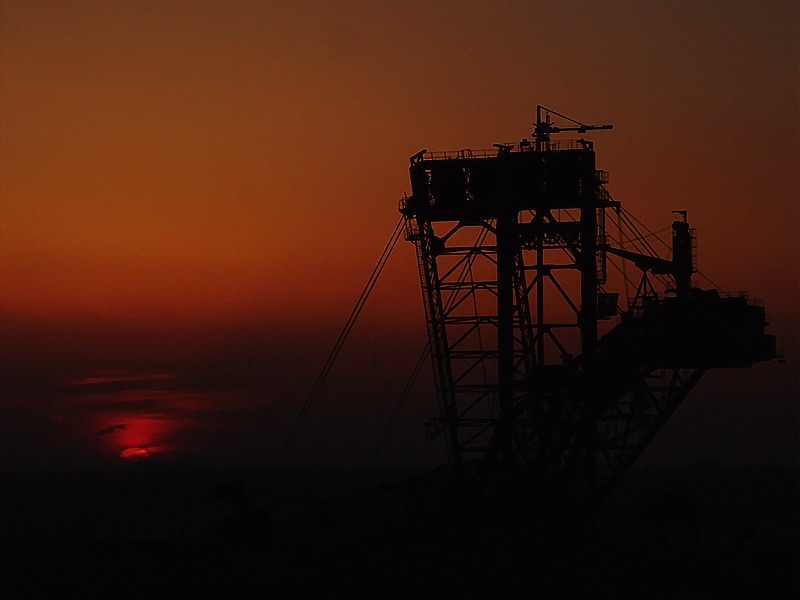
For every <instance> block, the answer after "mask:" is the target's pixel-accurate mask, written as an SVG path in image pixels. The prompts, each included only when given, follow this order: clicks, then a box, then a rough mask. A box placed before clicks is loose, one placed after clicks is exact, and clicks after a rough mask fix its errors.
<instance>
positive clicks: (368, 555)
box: [0, 465, 800, 598]
mask: <svg viewBox="0 0 800 600" xmlns="http://www.w3.org/2000/svg"><path fill="white" fill-rule="evenodd" d="M407 475H408V473H402V472H399V471H395V472H392V471H380V472H376V471H373V472H365V471H340V470H339V471H337V470H297V471H282V472H279V473H270V472H264V471H239V472H211V471H180V472H179V471H174V470H155V469H150V468H142V469H138V468H137V469H131V470H128V471H127V472H72V473H66V472H65V473H35V474H34V473H4V474H3V486H2V501H3V502H2V543H3V545H2V579H1V580H0V581H2V595H3V597H4V598H58V597H64V598H73V597H74V598H78V597H80V598H87V597H97V598H134V597H136V598H143V597H154V598H155V597H157V598H163V597H265V596H266V597H269V596H272V597H348V598H349V597H440V598H441V597H537V596H549V597H553V596H555V597H576V596H577V597H585V596H591V597H739V598H751V597H775V598H782V597H797V596H798V595H800V587H799V586H798V565H799V564H800V563H799V562H798V532H800V528H799V527H798V510H800V509H798V507H800V495H799V494H798V472H797V470H794V469H781V468H760V469H757V468H750V469H724V468H721V467H716V466H708V465H705V466H703V465H699V466H695V467H692V468H688V469H675V468H649V469H648V468H645V469H637V470H634V471H632V472H631V473H630V474H629V476H628V477H627V478H626V480H625V482H624V484H623V485H621V486H620V487H619V488H618V489H617V491H616V492H615V494H614V495H613V496H612V497H611V498H610V499H609V501H608V503H607V505H606V508H605V510H604V513H603V515H602V517H601V522H600V528H599V532H598V533H597V534H596V535H594V536H592V537H586V536H582V535H577V534H575V535H571V534H564V533H559V534H556V533H555V532H552V531H548V529H547V528H546V527H545V526H544V525H543V524H541V523H537V522H535V521H531V520H526V519H525V517H524V515H523V516H520V515H518V514H513V513H514V511H508V510H504V507H503V506H499V507H498V506H496V505H495V506H493V507H492V508H491V510H486V511H482V512H481V513H480V514H477V513H475V512H474V511H473V512H472V513H470V514H471V516H469V517H468V518H466V517H465V516H464V515H465V514H466V513H465V512H463V511H461V512H459V510H458V507H453V508H452V510H451V505H452V501H451V500H449V501H448V502H446V503H444V504H443V505H442V504H439V505H437V506H433V504H432V500H431V497H432V495H431V494H427V493H416V492H415V493H413V494H408V493H400V492H398V488H396V487H395V486H392V485H389V486H384V487H383V488H381V489H377V487H376V482H390V481H396V480H398V479H400V480H402V479H403V477H405V476H407ZM423 487H426V484H423ZM433 496H437V494H436V493H435V494H433ZM410 499H411V500H410ZM480 504H481V505H482V506H483V505H486V501H485V499H480Z"/></svg>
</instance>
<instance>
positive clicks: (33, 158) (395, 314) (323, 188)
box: [0, 0, 800, 406]
mask: <svg viewBox="0 0 800 600" xmlns="http://www.w3.org/2000/svg"><path fill="white" fill-rule="evenodd" d="M1 18H2V19H1V20H2V36H1V37H0V43H2V49H1V50H2V54H1V60H2V89H1V97H0V110H1V113H0V131H1V133H2V136H1V139H0V152H1V154H0V161H1V163H0V167H1V168H2V177H0V199H1V200H2V231H1V233H2V247H1V248H0V249H1V250H2V253H1V254H0V268H1V272H0V275H1V276H2V311H3V314H4V315H5V317H4V318H6V319H7V320H8V319H10V321H9V322H14V320H15V319H17V320H18V319H23V318H35V319H44V320H45V321H47V322H49V323H52V322H56V323H66V322H75V323H78V322H90V321H93V320H95V319H97V322H102V323H112V324H113V323H123V324H124V323H128V322H130V321H131V319H133V320H136V322H137V323H141V328H140V329H142V330H144V329H147V328H148V327H151V328H153V329H155V328H158V327H161V326H162V325H163V323H165V322H169V323H173V324H174V323H178V322H185V323H188V324H190V325H187V326H192V327H195V326H196V327H200V328H201V329H202V328H204V327H205V328H214V327H218V326H222V325H221V324H230V323H237V324H240V325H241V324H247V323H260V324H274V323H314V326H315V327H317V326H318V327H323V328H325V327H327V328H329V329H335V328H336V327H338V326H339V323H341V322H342V321H343V319H344V317H345V316H346V314H347V312H348V311H349V308H350V307H351V305H352V303H353V301H354V300H355V298H356V297H357V295H358V292H359V290H360V288H361V286H362V285H363V282H364V280H365V279H366V277H367V275H368V274H369V272H370V270H371V268H372V265H373V264H374V261H375V259H376V257H377V255H378V253H379V252H380V249H381V248H382V246H383V244H384V242H385V239H386V238H387V237H388V235H389V233H390V232H391V229H392V227H393V225H394V223H395V222H396V220H397V212H396V204H397V200H398V198H399V197H400V196H401V195H402V194H403V192H405V191H410V185H409V183H408V177H407V174H408V173H407V166H408V161H407V157H408V156H410V155H411V154H413V153H415V152H417V151H418V150H419V149H421V148H423V147H424V148H428V149H431V150H434V149H458V148H465V147H472V148H485V147H490V146H491V144H492V143H495V142H503V141H518V140H519V139H521V138H522V137H525V136H528V135H530V130H531V123H532V121H533V118H534V109H535V105H536V104H537V103H541V104H544V105H547V106H551V107H553V108H555V109H557V110H559V111H560V112H564V113H566V114H569V115H572V116H575V117H577V118H580V119H582V120H584V121H588V122H610V123H613V124H614V126H615V128H614V130H613V131H612V132H601V133H598V134H596V135H594V136H592V137H593V139H594V140H595V141H596V143H597V146H596V148H597V151H598V167H599V168H603V169H606V170H608V171H609V172H610V174H611V182H610V184H609V186H608V189H609V190H610V191H611V193H612V194H613V196H614V197H615V198H616V199H619V200H622V201H623V203H624V205H625V207H626V208H627V209H628V210H629V211H631V212H632V213H633V214H635V215H637V216H638V217H639V218H640V219H642V220H643V221H645V222H646V223H647V224H648V225H650V226H651V227H652V228H654V229H655V228H661V227H663V226H664V225H667V224H669V222H670V221H671V218H672V215H671V214H670V211H671V210H673V209H676V208H681V209H682V208H685V209H688V210H689V217H690V220H691V224H692V226H694V227H696V228H697V230H698V234H699V252H700V254H699V266H700V269H701V270H702V271H703V272H704V273H706V274H707V275H708V276H710V277H711V278H712V279H713V280H714V281H716V282H718V283H719V284H720V286H721V287H723V288H725V289H747V290H750V291H751V292H752V294H753V295H754V296H757V297H760V298H763V299H764V300H765V302H766V305H767V308H768V312H769V315H770V318H771V321H772V323H773V326H772V331H773V332H775V333H777V334H778V335H779V337H780V339H779V345H782V346H784V347H785V348H786V349H787V351H788V350H790V349H794V348H798V344H797V342H796V339H797V331H798V328H797V321H798V308H797V307H798V305H800V301H799V300H798V279H797V278H798V275H797V274H798V271H799V270H800V269H799V268H798V250H799V249H800V248H799V247H798V243H797V239H798V236H797V230H798V227H800V218H799V217H800V213H798V196H799V194H798V175H797V172H798V171H797V169H798V115H799V114H800V110H798V108H799V107H798V52H799V50H798V7H797V4H796V3H793V2H767V3H743V2H730V1H725V2H699V3H672V2H669V3H665V2H597V3H567V2H553V3H549V2H535V3H533V2H532V3H523V2H493V3H485V2H466V3H465V2H452V3H451V2H404V3H399V2H397V3H389V2H375V3H372V2H369V3H367V2H334V3H321V2H312V3H303V2H293V3H288V2H287V3H283V2H280V3H279V2H274V3H273V2H232V1H231V2H223V1H218V2H178V1H169V2H164V1H149V2H148V1H135V2H108V1H98V2H82V1H80V2H79V1H76V2H63V1H60V0H58V1H52V2H42V1H37V2H30V1H8V0H3V2H2V13H1ZM414 261H415V259H414V253H413V248H412V247H411V246H410V245H409V244H405V243H404V244H402V247H401V248H400V250H399V252H398V256H396V257H395V258H394V259H393V262H392V263H391V265H390V267H389V268H388V270H387V272H386V276H385V280H384V281H382V283H381V286H382V287H381V289H380V290H379V291H376V297H375V303H374V305H372V306H371V307H370V311H369V315H367V318H368V319H370V322H371V325H370V327H371V329H369V331H370V332H372V333H370V334H365V335H364V336H362V337H363V339H362V343H363V344H366V345H368V341H369V339H368V338H370V336H374V335H377V334H375V333H374V332H375V331H378V329H379V328H380V326H381V325H380V324H381V323H384V324H386V326H387V331H397V330H402V329H403V328H404V327H409V328H415V329H414V330H415V331H419V332H420V333H422V331H423V330H424V325H423V322H422V310H421V306H420V295H419V290H418V280H417V274H416V265H415V262H414ZM43 322H44V321H43ZM200 323H202V325H198V324H200ZM23 329H24V328H23ZM139 335H145V334H144V333H142V331H141V330H140V331H139ZM20 339H22V338H20ZM215 339H216V338H215ZM17 342H19V343H20V344H22V345H24V343H23V342H22V341H19V340H15V341H12V342H10V341H8V339H7V340H6V342H5V343H6V346H7V347H6V349H5V351H4V356H16V354H15V352H16V350H15V348H16V346H15V347H14V348H11V349H9V347H10V346H9V344H16V343H17ZM69 343H71V344H73V345H76V347H77V346H79V345H80V344H79V342H76V341H74V340H72V341H70V342H69ZM321 345H323V346H326V347H327V342H325V343H324V344H321ZM101 346H102V344H101ZM314 352H315V353H316V354H314V358H316V357H317V356H318V354H319V353H320V352H323V351H322V350H319V351H318V350H314ZM411 354H414V353H413V352H412V353H411ZM297 360H299V361H306V360H307V361H308V363H309V365H311V364H312V363H313V360H312V358H310V357H304V356H302V353H298V355H297ZM409 360H410V361H411V362H412V363H413V357H410V358H409ZM112 366H113V365H112ZM119 367H122V368H124V367H125V365H116V368H119ZM770 368H771V367H770ZM787 368H789V369H794V372H795V373H796V372H797V371H796V370H797V362H796V360H795V359H794V358H793V357H790V363H789V364H788V365H786V367H784V369H787ZM308 371H309V373H310V374H311V373H313V372H315V368H312V367H311V366H309V369H308ZM785 372H786V371H785V370H784V371H783V373H785ZM760 376H761V377H763V376H764V375H760ZM786 381H789V382H791V381H794V383H793V384H791V383H790V385H795V389H796V386H797V381H796V377H795V378H794V380H791V379H786ZM431 406H433V405H432V404H431Z"/></svg>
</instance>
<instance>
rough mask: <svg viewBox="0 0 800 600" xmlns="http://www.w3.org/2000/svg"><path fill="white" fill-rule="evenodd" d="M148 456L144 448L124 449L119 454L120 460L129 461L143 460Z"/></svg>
mask: <svg viewBox="0 0 800 600" xmlns="http://www.w3.org/2000/svg"><path fill="white" fill-rule="evenodd" d="M149 456H150V453H149V452H148V451H147V450H145V449H144V448H125V450H123V451H122V452H120V453H119V457H120V458H121V459H123V460H129V461H135V460H144V459H145V458H148V457H149Z"/></svg>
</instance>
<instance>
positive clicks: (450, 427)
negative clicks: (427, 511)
mask: <svg viewBox="0 0 800 600" xmlns="http://www.w3.org/2000/svg"><path fill="white" fill-rule="evenodd" d="M551 115H556V116H557V117H561V118H562V119H567V120H568V121H569V122H570V126H568V127H557V126H556V125H555V124H554V122H553V121H551ZM543 117H544V118H543ZM610 128H611V126H609V125H601V126H591V125H585V124H582V123H580V122H577V121H574V120H572V119H569V118H567V117H564V115H560V114H559V113H556V112H555V111H550V110H548V109H543V108H542V107H539V109H538V110H537V123H536V129H535V132H534V140H533V141H532V142H529V141H527V140H523V141H522V142H521V143H519V144H496V145H495V147H494V149H492V150H488V151H471V150H462V151H457V152H427V151H425V150H423V151H421V152H419V153H418V154H416V155H414V156H412V157H411V159H410V162H411V167H410V176H411V186H412V195H411V196H410V197H407V198H404V199H403V201H401V206H400V211H401V213H402V214H403V215H404V216H405V218H406V239H408V240H410V241H413V242H414V244H415V246H416V249H417V257H418V263H419V273H420V282H421V286H422V292H423V299H424V305H425V313H426V320H427V324H428V333H429V343H430V348H431V355H432V361H433V367H434V375H435V382H436V389H437V396H438V402H439V415H438V417H436V418H434V419H432V420H431V421H430V422H428V423H427V426H428V432H429V435H430V436H431V437H435V436H436V435H439V434H443V435H444V439H445V441H446V446H447V452H448V457H449V461H450V463H451V464H452V465H453V466H454V467H455V468H456V469H458V470H468V471H470V472H473V473H478V474H479V476H480V477H481V478H482V480H484V481H486V482H492V483H493V484H497V485H500V484H499V483H498V482H501V481H507V480H509V479H514V480H515V481H516V482H517V483H515V485H517V486H518V485H519V482H520V481H522V482H523V485H525V486H526V489H530V490H533V494H532V496H531V498H533V499H534V501H535V502H536V503H539V504H540V507H541V508H542V510H543V511H544V512H545V513H546V514H555V513H559V514H571V515H574V514H575V511H578V512H580V513H581V514H592V513H593V511H594V510H595V509H596V508H597V507H598V506H599V504H600V503H601V502H602V501H603V499H604V498H605V496H606V495H607V493H608V491H609V490H610V489H611V486H612V485H613V484H614V482H615V481H616V480H617V479H618V478H619V477H620V475H621V474H622V473H623V472H624V471H625V469H626V468H627V467H629V466H630V465H631V464H632V463H633V462H634V461H635V460H636V459H637V458H638V456H639V455H640V454H641V453H642V451H643V450H644V449H645V447H646V446H647V445H648V444H649V442H650V441H651V440H652V439H653V437H654V436H655V435H656V434H657V433H658V431H659V430H660V429H661V427H662V426H663V425H664V424H665V423H666V421H667V420H668V419H669V417H670V416H671V415H672V413H673V412H674V411H675V409H676V408H677V407H678V406H679V405H680V403H681V402H682V401H683V399H684V398H685V397H686V396H687V394H688V393H689V392H690V391H691V389H692V388H693V387H694V386H695V384H696V383H697V382H698V381H699V380H700V378H701V377H702V375H703V373H704V372H705V371H706V370H707V369H709V368H714V367H734V366H736V367H738V366H750V365H752V364H753V363H754V362H757V361H762V360H770V359H773V358H775V357H776V351H775V338H774V337H773V336H770V335H766V334H764V326H765V319H764V310H763V308H762V307H759V306H754V305H752V304H750V303H749V302H748V301H747V299H746V298H745V297H744V296H738V297H723V296H721V295H720V294H719V293H718V292H717V291H716V290H708V291H703V290H700V289H698V288H696V287H693V283H692V280H691V278H692V274H693V272H694V264H693V258H694V254H693V237H694V236H693V231H692V230H690V229H689V225H688V224H687V223H686V220H685V214H684V219H683V220H678V221H675V222H674V223H673V225H672V231H673V236H672V256H671V257H670V258H669V259H664V258H659V257H657V256H652V255H649V254H643V253H637V252H632V251H630V250H626V249H624V248H621V247H616V246H614V245H613V244H610V243H609V239H608V238H607V235H606V220H607V218H611V217H614V216H615V215H619V214H620V211H621V205H620V203H619V202H616V201H614V200H613V199H612V198H611V196H610V195H609V194H608V192H607V190H606V189H605V187H604V185H605V184H606V183H607V182H608V174H607V173H606V172H604V171H600V170H598V169H597V168H596V164H595V152H594V147H593V144H592V142H590V141H587V140H584V139H579V140H576V141H568V142H554V141H552V140H551V135H552V134H553V133H559V132H562V131H577V132H579V133H584V132H585V131H587V130H591V129H610ZM609 255H611V256H614V257H617V258H619V259H621V260H624V261H629V262H630V263H633V265H634V266H635V267H636V268H638V270H639V272H640V274H641V280H640V283H639V286H638V289H637V292H636V294H635V297H634V298H633V299H632V301H631V302H630V304H629V305H628V308H627V309H626V310H622V309H621V308H620V307H618V298H619V294H618V293H614V292H611V291H609V290H607V289H606V287H605V286H606V284H607V273H606V269H607V259H608V256H609ZM659 281H661V282H663V283H662V285H661V287H662V288H663V289H661V290H659V289H658V285H659V283H658V282H659ZM606 320H607V325H606V326H605V327H604V329H605V330H606V331H605V333H604V334H603V335H600V326H599V323H602V322H603V321H606ZM506 475H510V477H507V476H506Z"/></svg>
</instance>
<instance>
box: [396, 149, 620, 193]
mask: <svg viewBox="0 0 800 600" xmlns="http://www.w3.org/2000/svg"><path fill="white" fill-rule="evenodd" d="M498 146H503V147H507V148H511V152H535V151H537V150H536V144H535V142H527V143H526V142H521V143H518V144H498ZM591 148H592V145H591V142H587V141H586V140H559V141H557V142H548V143H547V146H546V147H545V148H542V149H541V150H540V151H542V152H548V151H558V150H590V149H591ZM499 151H500V150H499V148H487V149H480V150H472V149H471V148H464V149H463V150H437V151H435V152H428V151H422V152H419V153H418V154H415V155H414V156H413V157H412V163H416V162H418V161H423V160H459V159H465V158H496V157H497V154H498V152H499ZM601 173H603V174H604V176H603V177H605V179H601V182H602V183H608V173H607V172H606V171H597V174H598V178H600V177H601V175H600V174H601Z"/></svg>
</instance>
